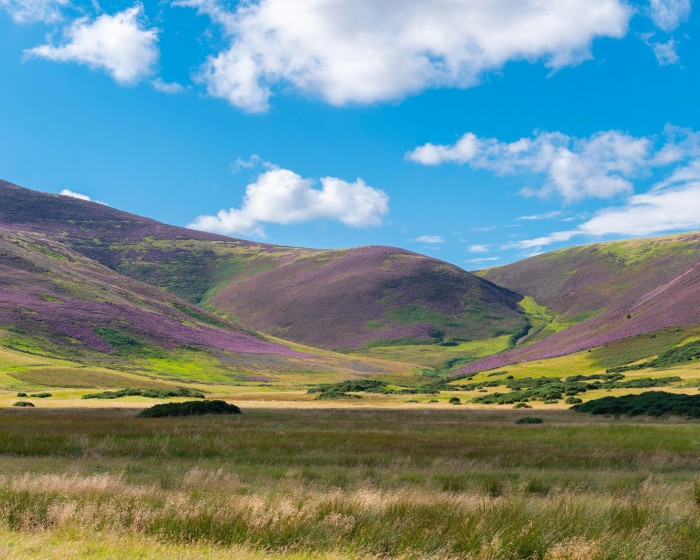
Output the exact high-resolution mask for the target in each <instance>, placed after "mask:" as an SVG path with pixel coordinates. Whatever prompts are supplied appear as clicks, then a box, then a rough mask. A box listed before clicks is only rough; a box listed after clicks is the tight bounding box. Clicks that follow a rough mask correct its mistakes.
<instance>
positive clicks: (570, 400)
mask: <svg viewBox="0 0 700 560" xmlns="http://www.w3.org/2000/svg"><path fill="white" fill-rule="evenodd" d="M564 402H565V403H566V404H581V403H582V402H583V399H579V398H578V397H566V400H565V401H564Z"/></svg>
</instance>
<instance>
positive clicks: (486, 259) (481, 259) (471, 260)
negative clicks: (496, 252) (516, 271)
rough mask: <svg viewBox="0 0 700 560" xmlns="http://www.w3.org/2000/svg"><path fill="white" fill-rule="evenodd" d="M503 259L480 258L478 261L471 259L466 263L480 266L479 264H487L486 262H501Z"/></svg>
mask: <svg viewBox="0 0 700 560" xmlns="http://www.w3.org/2000/svg"><path fill="white" fill-rule="evenodd" d="M500 260H501V257H480V258H477V259H469V260H468V261H465V262H467V263H470V264H479V263H485V262H495V261H500Z"/></svg>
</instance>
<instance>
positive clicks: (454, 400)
mask: <svg viewBox="0 0 700 560" xmlns="http://www.w3.org/2000/svg"><path fill="white" fill-rule="evenodd" d="M447 402H448V403H449V404H462V401H461V400H460V398H459V397H451V398H450V400H449V401H447Z"/></svg>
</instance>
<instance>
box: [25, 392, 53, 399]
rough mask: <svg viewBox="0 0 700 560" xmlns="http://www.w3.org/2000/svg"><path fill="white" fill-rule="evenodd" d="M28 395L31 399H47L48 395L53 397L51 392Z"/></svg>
mask: <svg viewBox="0 0 700 560" xmlns="http://www.w3.org/2000/svg"><path fill="white" fill-rule="evenodd" d="M29 396H30V397H32V398H33V399H48V398H49V397H53V395H52V394H51V393H32V394H31V395H29Z"/></svg>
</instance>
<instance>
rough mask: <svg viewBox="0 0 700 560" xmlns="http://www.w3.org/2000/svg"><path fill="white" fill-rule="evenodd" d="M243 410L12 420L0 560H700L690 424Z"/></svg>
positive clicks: (11, 416) (3, 455)
mask: <svg viewBox="0 0 700 560" xmlns="http://www.w3.org/2000/svg"><path fill="white" fill-rule="evenodd" d="M242 409H243V414H242V415H241V416H240V417H225V418H224V417H201V418H171V419H151V420H149V419H139V418H135V417H134V410H133V409H101V410H100V409H93V410H89V409H62V410H58V409H35V410H12V409H5V410H3V411H2V412H1V413H0V473H2V474H0V554H2V555H3V557H5V558H12V559H20V558H21V559H35V558H37V559H38V558H47V557H50V558H66V559H67V558H76V559H83V558H86V559H87V558H91V559H104V558H143V559H150V558H158V557H167V558H182V559H183V560H184V559H190V558H221V559H228V558H241V559H250V560H257V559H258V558H271V559H272V558H286V559H293V558H338V559H341V558H342V559H350V558H435V559H438V558H440V559H447V558H451V559H452V558H453V559H457V558H465V559H466V558H474V559H477V558H478V559H515V558H522V559H525V558H528V559H534V558H538V559H550V560H553V559H560V560H561V559H586V560H597V559H618V558H625V559H630V560H631V559H649V560H652V559H653V560H658V559H696V558H698V550H700V425H698V424H697V423H692V422H684V421H678V420H675V421H669V420H655V421H650V420H636V421H634V422H632V421H628V420H618V421H613V420H609V419H600V418H592V417H588V416H583V415H580V414H576V413H573V412H569V411H544V412H542V411H538V412H537V415H538V416H539V417H541V418H543V419H544V421H545V422H544V424H542V425H536V426H519V425H516V424H515V420H517V419H518V418H521V417H522V416H523V415H525V413H522V412H519V411H513V410H503V409H499V410H474V409H466V408H459V407H452V408H451V409H449V410H447V409H442V410H430V411H428V410H411V409H404V410H386V409H384V410H382V409H371V408H358V407H354V408H352V407H351V408H346V409H339V408H336V409H315V410H301V409H294V408H289V407H287V408H285V409H281V410H275V409H270V408H267V409H256V408H247V407H246V406H245V405H242ZM530 413H531V414H532V411H530Z"/></svg>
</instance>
